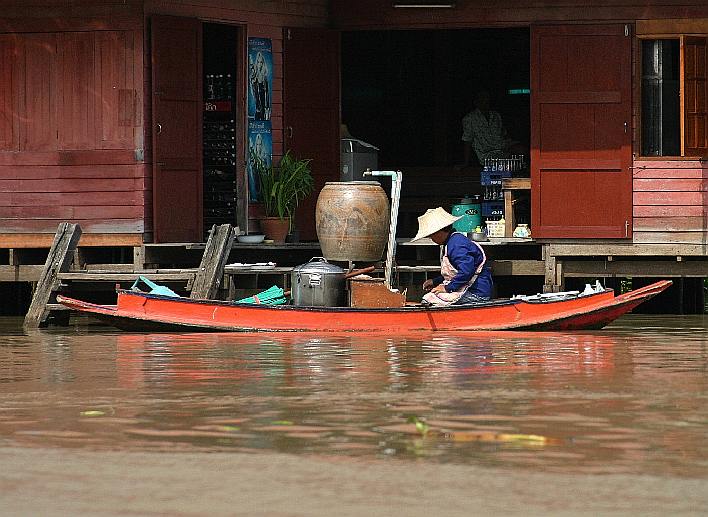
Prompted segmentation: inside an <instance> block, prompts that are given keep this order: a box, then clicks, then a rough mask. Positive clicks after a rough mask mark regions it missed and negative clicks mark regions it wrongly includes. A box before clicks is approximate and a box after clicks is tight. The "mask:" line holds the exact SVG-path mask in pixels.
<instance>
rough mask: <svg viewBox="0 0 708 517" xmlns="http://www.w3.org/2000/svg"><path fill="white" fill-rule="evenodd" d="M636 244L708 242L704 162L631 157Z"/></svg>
mask: <svg viewBox="0 0 708 517" xmlns="http://www.w3.org/2000/svg"><path fill="white" fill-rule="evenodd" d="M633 189H634V193H633V197H634V208H633V217H634V235H633V241H634V243H636V244H667V243H681V244H706V243H707V242H708V238H707V237H708V163H707V162H702V161H699V160H684V161H665V160H635V162H634V173H633Z"/></svg>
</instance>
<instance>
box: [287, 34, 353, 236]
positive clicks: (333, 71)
mask: <svg viewBox="0 0 708 517" xmlns="http://www.w3.org/2000/svg"><path fill="white" fill-rule="evenodd" d="M283 96H284V99H283V104H284V108H283V109H284V113H283V118H284V123H285V125H286V128H285V129H286V130H285V147H286V149H287V150H290V151H292V153H293V154H294V155H295V156H296V157H298V158H303V159H307V158H311V159H312V163H311V167H312V175H313V176H314V179H315V191H314V192H313V194H312V195H311V196H309V197H307V198H305V199H304V200H303V202H302V203H301V204H300V207H299V208H298V210H297V212H296V215H295V225H296V227H297V229H299V230H300V237H301V238H302V239H303V240H312V239H316V238H317V234H316V232H315V204H316V202H317V195H318V194H319V192H320V190H321V189H322V187H323V186H324V184H325V183H326V182H327V181H339V171H340V164H339V145H340V144H339V118H340V117H339V32H337V31H331V30H327V29H299V28H298V29H285V34H284V41H283Z"/></svg>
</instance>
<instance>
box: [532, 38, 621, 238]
mask: <svg viewBox="0 0 708 517" xmlns="http://www.w3.org/2000/svg"><path fill="white" fill-rule="evenodd" d="M631 41H632V38H631V37H629V36H628V31H627V32H625V26H624V25H621V24H616V25H566V26H563V25H554V26H538V27H532V28H531V187H532V193H531V196H532V220H533V235H534V236H535V237H540V238H629V237H631V222H632V174H631V170H630V166H631V164H632V145H631V144H632V139H631V137H632V132H631V130H630V129H631V126H630V123H631V81H632V76H631V71H630V58H631Z"/></svg>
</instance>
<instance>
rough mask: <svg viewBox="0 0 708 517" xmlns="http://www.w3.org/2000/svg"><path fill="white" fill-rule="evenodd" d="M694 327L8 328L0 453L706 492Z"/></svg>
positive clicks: (682, 322)
mask: <svg viewBox="0 0 708 517" xmlns="http://www.w3.org/2000/svg"><path fill="white" fill-rule="evenodd" d="M702 323H703V320H702V319H690V318H682V319H678V318H673V319H672V318H668V319H664V320H657V318H654V319H653V320H645V319H642V318H641V317H631V318H625V319H623V320H620V324H619V325H617V326H615V327H613V328H612V329H610V330H609V331H603V332H596V333H573V334H561V333H475V334H470V333H458V334H456V333H448V334H444V335H438V334H432V333H431V334H423V335H421V334H413V335H399V336H391V335H361V334H337V335H325V336H323V335H314V334H301V333H298V334H174V335H170V334H127V333H118V332H112V331H108V330H107V329H104V328H100V327H90V326H88V327H87V326H85V325H82V326H79V327H75V328H73V329H71V330H69V331H67V330H53V331H35V332H30V333H28V334H20V333H17V332H14V330H13V328H14V327H12V326H10V327H9V330H10V332H5V333H4V335H3V337H2V338H0V440H2V443H5V444H13V445H25V446H46V445H53V446H60V447H92V448H111V449H150V450H153V449H157V450H162V449H169V450H174V449H204V450H249V451H257V450H278V451H284V452H291V453H303V454H306V453H318V454H340V455H348V456H360V457H382V456H383V457H393V458H400V459H403V460H406V459H411V458H421V457H423V458H429V459H435V460H436V461H451V462H460V463H476V464H487V465H501V466H515V467H516V466H523V467H535V466H542V467H543V468H544V469H547V470H559V471H583V472H640V473H667V472H669V473H673V474H676V475H689V476H694V475H705V474H706V473H708V469H707V468H706V467H707V464H706V462H705V459H704V458H705V457H706V452H708V451H707V450H706V449H707V448H706V445H705V444H704V439H703V438H704V435H705V432H704V429H705V424H706V420H707V419H708V405H707V404H706V398H707V396H706V393H707V392H706V365H707V364H708V362H707V360H706V359H707V357H708V354H707V352H706V339H707V338H708V333H707V332H706V330H705V328H704V327H703V325H702ZM6 325H7V323H6ZM639 330H641V331H639Z"/></svg>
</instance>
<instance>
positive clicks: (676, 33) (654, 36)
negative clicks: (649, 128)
mask: <svg viewBox="0 0 708 517" xmlns="http://www.w3.org/2000/svg"><path fill="white" fill-rule="evenodd" d="M707 25H708V24H707ZM652 28H653V29H656V27H652ZM667 28H669V29H670V30H668V31H667V32H663V31H651V32H650V33H641V34H640V33H639V31H640V30H641V27H640V25H639V24H638V25H637V32H638V33H637V34H636V38H635V42H636V44H635V46H634V47H635V48H634V56H635V63H634V67H633V70H634V77H635V98H636V99H637V103H636V106H635V110H634V111H635V121H636V123H635V130H636V133H635V134H636V138H635V139H634V144H633V147H634V149H633V154H634V156H635V159H638V160H658V161H661V160H672V161H680V160H694V161H695V160H701V161H703V160H706V159H708V151H706V152H704V153H703V154H693V155H686V154H685V147H686V136H685V125H686V111H685V109H686V107H685V89H684V87H685V85H684V82H685V64H684V54H685V50H684V45H685V41H686V38H703V39H705V40H706V42H707V43H708V26H706V32H693V31H691V32H683V31H680V29H681V28H682V27H681V26H680V25H679V26H676V25H675V24H667ZM686 28H688V27H686ZM691 28H693V27H691ZM676 29H679V30H676ZM658 39H674V40H678V41H679V111H680V134H679V139H680V143H681V154H680V155H662V156H645V155H643V154H642V153H641V151H642V102H643V97H642V94H643V88H642V65H643V63H642V42H643V41H644V40H658ZM706 130H707V131H708V123H707V128H706Z"/></svg>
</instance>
